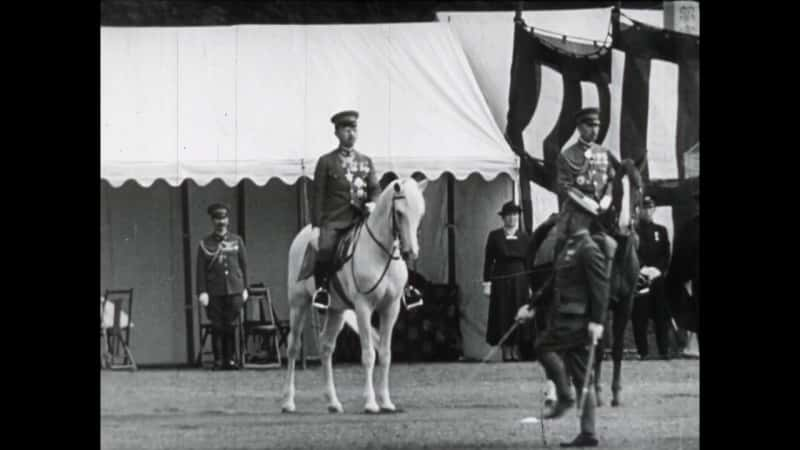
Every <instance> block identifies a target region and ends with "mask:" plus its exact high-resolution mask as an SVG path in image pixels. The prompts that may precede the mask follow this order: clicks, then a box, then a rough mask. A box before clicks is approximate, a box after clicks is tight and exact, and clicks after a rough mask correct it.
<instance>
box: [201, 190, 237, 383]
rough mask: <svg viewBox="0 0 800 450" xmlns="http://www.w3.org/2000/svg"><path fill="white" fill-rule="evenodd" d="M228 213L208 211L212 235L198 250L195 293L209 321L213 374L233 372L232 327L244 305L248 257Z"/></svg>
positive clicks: (224, 208) (223, 208) (219, 206)
mask: <svg viewBox="0 0 800 450" xmlns="http://www.w3.org/2000/svg"><path fill="white" fill-rule="evenodd" d="M229 212H230V209H229V208H228V207H227V206H225V205H222V204H219V203H215V204H213V205H211V206H209V207H208V214H209V215H210V216H211V221H212V223H213V225H214V231H213V232H212V233H211V234H209V235H208V236H206V237H205V238H203V240H201V241H200V245H199V247H198V249H197V293H198V300H199V302H200V303H201V304H202V305H203V306H204V307H205V308H206V314H207V315H208V319H209V320H210V321H211V330H212V332H211V346H212V349H213V352H214V369H215V370H220V369H221V370H236V369H238V367H237V366H236V363H235V361H234V358H233V356H234V353H235V347H236V341H235V339H236V337H235V324H236V318H237V317H239V311H241V309H242V305H243V304H244V302H246V301H247V253H246V252H245V248H244V241H243V240H242V238H241V236H238V235H236V234H233V233H231V232H229V231H228V223H229V218H228V214H229Z"/></svg>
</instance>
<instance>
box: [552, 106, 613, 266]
mask: <svg viewBox="0 0 800 450" xmlns="http://www.w3.org/2000/svg"><path fill="white" fill-rule="evenodd" d="M575 117H576V122H578V123H581V122H585V121H594V122H596V123H599V111H597V109H596V108H585V109H582V110H580V111H578V113H577V114H576V116H575ZM556 170H557V174H556V183H557V185H556V194H557V195H558V202H559V206H560V211H559V221H558V224H557V225H556V226H557V227H558V228H557V230H558V242H557V244H556V251H559V250H560V249H561V247H562V246H563V244H564V240H565V239H566V237H567V236H566V229H567V222H568V221H569V216H570V215H571V214H572V213H573V212H574V210H575V208H576V206H575V204H574V203H572V202H568V201H566V199H567V193H568V192H569V191H570V190H571V189H574V190H576V191H578V192H580V193H581V194H583V195H585V196H587V197H588V198H590V199H591V200H593V201H594V202H597V203H598V205H603V202H607V203H608V205H603V206H604V208H602V210H601V211H600V216H601V217H600V219H599V222H600V223H602V224H603V225H604V226H605V227H606V228H608V229H607V230H606V231H607V232H609V233H611V234H614V232H615V231H616V230H615V224H614V220H613V218H612V217H610V216H611V213H610V208H609V206H610V202H611V196H612V189H613V186H612V185H613V180H614V177H615V175H616V173H617V171H619V170H620V163H619V161H618V160H617V158H616V157H614V155H613V154H612V153H611V150H609V149H607V148H605V147H603V146H600V145H598V144H596V143H594V142H585V141H583V140H582V139H578V142H576V143H575V144H573V145H571V146H569V147H567V148H566V149H564V150H563V151H562V152H561V154H559V156H558V160H557V161H556ZM604 199H605V200H604Z"/></svg>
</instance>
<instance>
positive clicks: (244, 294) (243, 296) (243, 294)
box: [242, 289, 250, 302]
mask: <svg viewBox="0 0 800 450" xmlns="http://www.w3.org/2000/svg"><path fill="white" fill-rule="evenodd" d="M248 297H250V294H248V293H247V289H245V290H243V291H242V301H243V302H246V301H247V298H248Z"/></svg>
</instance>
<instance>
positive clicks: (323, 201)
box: [311, 111, 380, 309]
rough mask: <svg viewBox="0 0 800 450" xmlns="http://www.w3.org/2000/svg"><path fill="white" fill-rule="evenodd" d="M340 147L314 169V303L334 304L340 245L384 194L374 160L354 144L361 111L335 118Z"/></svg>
mask: <svg viewBox="0 0 800 450" xmlns="http://www.w3.org/2000/svg"><path fill="white" fill-rule="evenodd" d="M331 122H333V124H334V134H335V135H336V137H337V138H338V139H339V146H338V147H337V148H336V149H334V150H333V151H331V152H329V153H327V154H325V155H323V156H322V157H321V158H320V159H319V161H318V162H317V167H316V169H315V170H314V208H313V211H312V215H311V217H312V219H311V224H312V225H313V226H314V227H319V243H318V249H317V260H316V267H315V270H314V280H315V282H316V285H317V291H316V292H315V293H314V300H313V304H314V306H315V307H317V308H321V309H327V308H328V305H329V304H330V296H329V295H328V278H329V276H330V274H331V272H332V271H333V270H334V268H333V267H332V263H333V258H334V253H335V251H336V246H337V244H338V242H339V239H341V237H342V236H344V234H345V233H347V231H348V230H350V229H351V228H352V227H353V225H355V224H356V223H357V222H358V221H360V220H363V218H364V217H365V216H366V215H367V214H369V212H370V211H371V210H372V208H374V207H375V200H377V198H378V195H379V194H380V188H379V186H378V179H377V176H376V174H375V167H374V166H373V164H372V160H371V159H370V158H369V157H368V156H366V155H364V154H362V153H360V152H357V151H356V150H355V148H354V147H353V146H354V145H355V143H356V138H357V137H358V112H357V111H342V112H340V113H337V114H335V115H334V116H333V117H331Z"/></svg>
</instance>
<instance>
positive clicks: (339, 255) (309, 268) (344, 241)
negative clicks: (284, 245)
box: [297, 222, 361, 281]
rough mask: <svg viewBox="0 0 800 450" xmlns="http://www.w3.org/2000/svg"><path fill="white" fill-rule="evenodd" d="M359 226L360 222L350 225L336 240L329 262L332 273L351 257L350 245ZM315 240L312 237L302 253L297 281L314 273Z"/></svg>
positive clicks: (315, 259)
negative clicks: (331, 258)
mask: <svg viewBox="0 0 800 450" xmlns="http://www.w3.org/2000/svg"><path fill="white" fill-rule="evenodd" d="M359 228H361V222H359V223H358V224H356V226H354V227H350V229H349V230H347V231H346V232H345V233H344V235H343V236H342V237H341V238H340V239H339V242H337V244H336V251H335V252H334V254H333V261H332V262H331V265H332V272H333V273H336V272H338V271H339V269H341V268H342V266H344V265H345V263H347V261H350V258H352V257H353V249H352V248H351V247H352V245H353V241H354V239H355V236H356V233H357V232H358V229H359ZM315 240H316V239H312V240H311V242H309V243H308V245H307V246H306V253H305V255H303V263H302V264H301V265H300V274H299V275H298V276H297V281H303V280H305V279H307V278H308V277H310V276H312V275H314V268H315V267H316V265H317V248H316V246H315V245H314V241H315Z"/></svg>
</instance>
